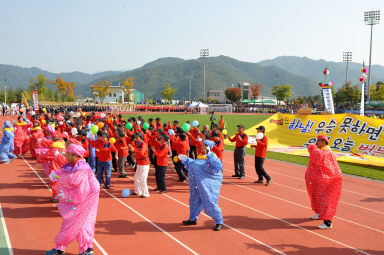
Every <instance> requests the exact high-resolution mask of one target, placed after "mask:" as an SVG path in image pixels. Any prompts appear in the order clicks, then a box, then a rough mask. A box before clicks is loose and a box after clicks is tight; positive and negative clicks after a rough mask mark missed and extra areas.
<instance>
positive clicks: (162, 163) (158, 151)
mask: <svg viewBox="0 0 384 255" xmlns="http://www.w3.org/2000/svg"><path fill="white" fill-rule="evenodd" d="M158 142H159V145H160V147H158V148H155V147H154V146H152V151H153V153H154V154H155V156H156V159H157V164H156V172H155V176H156V184H157V187H156V189H155V191H160V194H163V193H167V187H166V185H165V172H166V171H167V166H168V136H167V135H166V134H164V135H160V136H159V138H158Z"/></svg>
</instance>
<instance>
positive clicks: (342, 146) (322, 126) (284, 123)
mask: <svg viewBox="0 0 384 255" xmlns="http://www.w3.org/2000/svg"><path fill="white" fill-rule="evenodd" d="M260 125H262V126H264V127H265V129H266V136H267V137H268V150H270V151H276V152H283V153H288V154H294V155H301V156H308V152H307V149H306V145H308V144H310V143H316V138H317V136H318V135H320V134H322V135H325V136H327V137H328V138H329V147H330V148H331V149H332V150H333V152H335V156H336V158H337V160H339V161H346V162H353V163H358V164H367V165H375V166H384V135H383V132H384V120H382V119H375V118H369V117H362V116H359V115H355V114H332V115H294V114H282V113H277V114H275V115H273V116H272V117H270V118H269V119H267V120H265V121H263V122H262V123H259V124H257V125H255V126H254V127H252V128H249V129H248V130H246V131H245V133H246V134H247V135H248V136H255V135H256V134H257V131H256V127H258V126H260ZM226 143H229V141H228V140H226Z"/></svg>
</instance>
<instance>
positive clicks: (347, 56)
mask: <svg viewBox="0 0 384 255" xmlns="http://www.w3.org/2000/svg"><path fill="white" fill-rule="evenodd" d="M343 61H344V62H347V69H346V71H345V84H347V83H348V63H349V62H350V61H352V52H350V51H344V52H343Z"/></svg>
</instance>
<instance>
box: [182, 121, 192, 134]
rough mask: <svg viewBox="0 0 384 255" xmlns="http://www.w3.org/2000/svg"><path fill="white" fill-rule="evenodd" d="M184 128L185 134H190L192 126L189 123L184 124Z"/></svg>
mask: <svg viewBox="0 0 384 255" xmlns="http://www.w3.org/2000/svg"><path fill="white" fill-rule="evenodd" d="M182 128H183V130H184V132H188V131H189V130H190V129H191V126H190V125H189V124H188V123H184V124H183V126H182Z"/></svg>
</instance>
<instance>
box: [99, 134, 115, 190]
mask: <svg viewBox="0 0 384 255" xmlns="http://www.w3.org/2000/svg"><path fill="white" fill-rule="evenodd" d="M108 138H109V136H108V134H107V133H105V132H102V134H101V136H100V140H101V142H100V143H97V146H96V149H95V151H96V152H97V155H98V156H97V160H98V162H97V180H98V181H99V183H100V185H101V184H102V183H104V178H103V172H105V183H104V186H105V188H106V189H110V185H111V170H112V154H111V152H114V153H115V158H116V160H117V150H116V148H115V146H114V145H113V144H112V143H110V142H109V141H108ZM97 141H99V140H97Z"/></svg>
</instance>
